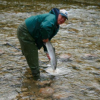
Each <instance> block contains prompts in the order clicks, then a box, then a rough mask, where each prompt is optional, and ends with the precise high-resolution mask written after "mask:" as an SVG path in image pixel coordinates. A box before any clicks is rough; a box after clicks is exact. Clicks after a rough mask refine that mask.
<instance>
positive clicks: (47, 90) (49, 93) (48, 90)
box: [39, 87, 54, 98]
mask: <svg viewBox="0 0 100 100" xmlns="http://www.w3.org/2000/svg"><path fill="white" fill-rule="evenodd" d="M53 93H54V90H53V89H52V88H50V87H46V88H41V89H40V90H39V95H40V96H41V97H44V98H46V97H50V96H52V94H53Z"/></svg>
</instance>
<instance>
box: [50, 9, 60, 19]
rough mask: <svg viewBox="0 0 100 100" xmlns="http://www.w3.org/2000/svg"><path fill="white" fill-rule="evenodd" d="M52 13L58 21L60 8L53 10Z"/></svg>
mask: <svg viewBox="0 0 100 100" xmlns="http://www.w3.org/2000/svg"><path fill="white" fill-rule="evenodd" d="M50 13H51V14H55V15H56V20H57V19H58V15H59V9H58V8H53V9H51V11H50Z"/></svg>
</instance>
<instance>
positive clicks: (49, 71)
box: [46, 67, 71, 76]
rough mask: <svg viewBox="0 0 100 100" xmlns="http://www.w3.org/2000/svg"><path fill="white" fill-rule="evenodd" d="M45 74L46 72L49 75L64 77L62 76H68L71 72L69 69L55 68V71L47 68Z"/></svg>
mask: <svg viewBox="0 0 100 100" xmlns="http://www.w3.org/2000/svg"><path fill="white" fill-rule="evenodd" d="M46 72H48V73H49V74H51V75H55V76H56V75H64V74H68V73H70V72H71V70H70V69H68V68H65V67H60V68H56V70H53V69H52V67H48V68H47V69H46Z"/></svg>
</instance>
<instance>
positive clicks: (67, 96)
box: [53, 92, 73, 100]
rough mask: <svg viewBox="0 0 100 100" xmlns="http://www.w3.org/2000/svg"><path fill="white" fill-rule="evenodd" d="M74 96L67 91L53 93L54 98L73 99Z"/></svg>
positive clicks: (59, 99)
mask: <svg viewBox="0 0 100 100" xmlns="http://www.w3.org/2000/svg"><path fill="white" fill-rule="evenodd" d="M72 97H73V96H72V95H71V94H70V93H67V92H58V93H54V94H53V99H54V100H71V98H72Z"/></svg>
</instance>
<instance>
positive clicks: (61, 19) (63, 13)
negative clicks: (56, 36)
mask: <svg viewBox="0 0 100 100" xmlns="http://www.w3.org/2000/svg"><path fill="white" fill-rule="evenodd" d="M66 19H67V20H68V13H67V11H66V10H65V9H62V10H60V11H59V15H58V19H57V24H58V25H59V24H63V23H64V22H65V21H66Z"/></svg>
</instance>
